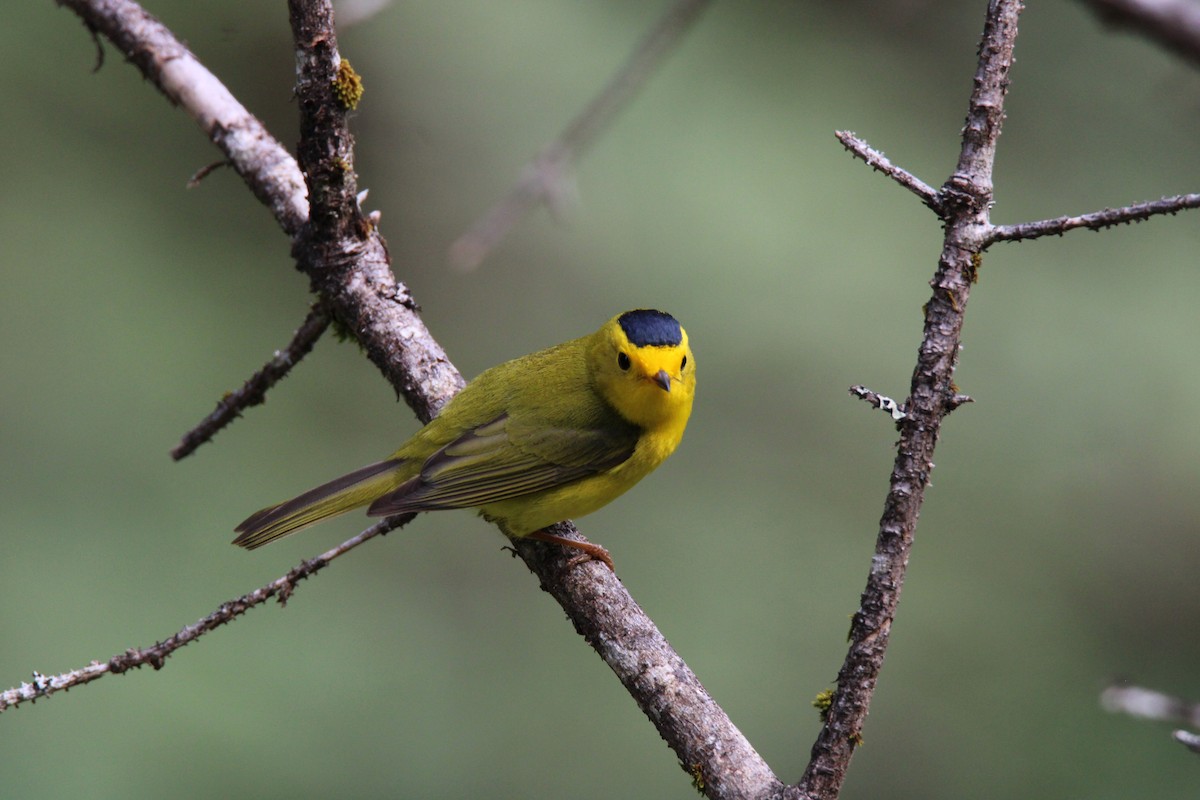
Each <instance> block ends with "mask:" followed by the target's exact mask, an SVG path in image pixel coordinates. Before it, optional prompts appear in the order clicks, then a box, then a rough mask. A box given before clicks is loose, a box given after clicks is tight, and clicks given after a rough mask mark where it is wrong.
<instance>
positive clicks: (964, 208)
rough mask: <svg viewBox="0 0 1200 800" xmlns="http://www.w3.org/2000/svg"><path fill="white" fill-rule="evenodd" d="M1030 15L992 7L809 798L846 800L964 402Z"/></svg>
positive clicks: (807, 774) (810, 770)
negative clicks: (977, 301) (955, 415)
mask: <svg viewBox="0 0 1200 800" xmlns="http://www.w3.org/2000/svg"><path fill="white" fill-rule="evenodd" d="M1020 12H1021V3H1020V2H1019V0H992V2H990V3H989V7H988V14H987V20H986V23H985V25H984V31H983V40H982V42H981V44H980V48H979V64H978V68H977V70H976V73H975V82H974V86H975V88H974V91H973V92H972V94H971V100H970V104H969V107H968V111H967V121H966V124H965V125H964V127H963V144H962V149H961V151H960V153H959V158H958V165H957V167H956V169H955V171H954V174H953V175H951V177H950V179H949V180H947V181H946V184H945V186H943V187H942V189H941V191H940V192H939V193H938V194H939V196H940V197H941V204H942V208H943V212H942V217H943V219H944V220H945V239H944V243H943V247H942V254H941V258H940V259H939V260H938V266H937V271H936V272H935V274H934V276H933V280H932V281H931V282H930V285H931V286H932V287H933V296H932V297H931V298H930V299H929V302H928V303H926V305H925V330H924V335H923V337H922V340H921V346H920V350H919V352H918V355H917V365H916V368H915V369H914V370H913V378H912V386H911V390H910V392H909V399H908V401H907V403H906V411H907V416H906V417H905V418H904V419H903V420H901V421H900V441H899V442H898V443H897V446H896V451H897V452H896V460H895V464H894V466H893V468H892V475H891V482H890V487H889V490H888V496H887V500H886V501H885V503H884V511H883V516H882V518H881V519H880V523H879V535H878V538H877V540H876V544H875V554H874V557H873V558H872V559H871V568H870V573H869V575H868V578H867V586H866V589H864V590H863V594H862V601H861V605H860V606H859V609H858V611H857V612H856V613H855V614H854V619H853V622H852V623H851V626H850V649H849V652H848V653H847V654H846V659H845V661H844V662H843V664H842V668H841V670H840V671H839V672H838V679H837V688H836V690H835V691H834V693H833V697H832V698H831V701H830V704H829V706H828V708H827V710H826V712H825V724H824V725H823V726H822V728H821V732H820V734H819V735H818V737H817V741H816V743H815V744H814V745H813V750H812V759H811V760H810V761H809V763H808V767H807V768H806V769H805V771H804V777H803V778H802V779H801V781H800V784H799V788H800V790H801V791H803V792H804V793H805V794H807V795H810V796H812V797H819V798H827V799H830V800H831V799H832V798H835V797H837V796H838V793H839V792H840V791H841V787H842V783H843V782H844V780H845V777H846V770H847V768H848V767H849V764H850V760H851V758H852V756H853V754H854V751H855V748H856V747H857V746H858V744H859V743H860V742H861V741H862V729H863V724H864V723H865V721H866V716H867V711H868V708H869V706H870V702H871V698H872V696H873V694H874V691H875V685H876V682H877V680H878V678H879V673H880V670H881V669H882V667H883V657H884V653H885V652H886V650H887V645H888V640H889V638H890V635H891V627H892V620H893V619H894V618H895V614H896V609H897V606H898V604H899V601H900V590H901V587H902V586H903V584H904V577H905V574H906V571H907V567H908V561H909V554H910V552H911V549H912V541H913V532H914V531H915V529H916V525H917V518H918V516H919V514H920V510H921V504H922V502H923V500H924V496H925V490H926V488H927V487H928V486H929V479H930V473H931V472H932V470H933V453H934V449H935V447H936V445H937V441H938V436H939V434H940V431H941V424H942V420H943V419H944V418H945V416H946V414H947V413H948V412H949V409H950V408H951V407H952V405H953V403H954V398H955V397H956V395H957V394H958V392H957V391H956V389H955V388H954V380H953V378H954V370H955V367H956V366H957V362H958V353H959V349H960V348H959V345H960V343H961V339H962V326H963V315H964V313H965V311H966V307H967V300H968V298H969V297H970V292H971V284H972V282H973V280H974V276H975V275H976V272H977V269H978V261H977V258H978V254H979V252H980V250H981V248H982V241H981V237H980V231H981V230H984V229H986V228H987V225H988V211H989V208H990V206H991V200H992V167H993V164H994V161H995V153H996V139H997V137H999V135H1000V127H1001V123H1002V121H1003V118H1004V97H1005V94H1006V92H1007V89H1008V73H1009V69H1010V68H1011V66H1012V57H1013V44H1014V42H1015V41H1016V36H1017V19H1018V16H1019V15H1020ZM918 195H920V192H918Z"/></svg>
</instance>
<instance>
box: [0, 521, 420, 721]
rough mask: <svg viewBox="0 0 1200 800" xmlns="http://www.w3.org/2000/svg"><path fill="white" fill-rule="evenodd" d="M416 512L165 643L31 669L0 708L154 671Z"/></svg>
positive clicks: (225, 606) (0, 699) (283, 598)
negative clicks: (58, 668)
mask: <svg viewBox="0 0 1200 800" xmlns="http://www.w3.org/2000/svg"><path fill="white" fill-rule="evenodd" d="M415 516H416V515H415V514H402V515H399V516H395V517H388V518H387V519H384V520H381V521H379V522H377V523H375V524H374V525H372V526H371V527H369V528H367V529H366V530H365V531H363V532H362V533H360V534H358V535H357V536H353V537H351V538H349V539H347V540H346V541H344V542H342V543H341V544H340V545H338V546H337V547H334V548H332V549H330V550H327V551H325V552H324V553H322V554H321V555H319V556H317V557H316V558H310V559H308V560H307V561H304V562H301V564H300V565H299V566H297V567H296V568H295V569H293V570H291V571H290V572H288V573H287V574H286V575H284V576H282V577H280V578H277V579H275V580H273V581H271V582H270V583H268V584H267V585H266V586H262V587H259V588H258V589H255V590H254V591H252V592H248V593H247V594H244V595H242V596H241V597H238V598H236V599H234V600H229V601H227V602H224V603H222V604H221V605H220V606H219V607H218V608H217V610H216V611H214V612H212V613H211V614H209V615H208V616H207V617H204V618H203V619H201V620H198V621H197V622H195V623H193V624H191V625H188V626H187V627H185V628H183V629H182V630H181V631H179V632H178V633H176V634H174V635H172V636H169V637H167V638H166V639H164V640H163V641H161V642H156V643H155V644H154V645H152V646H150V647H132V648H130V649H128V650H126V651H125V652H124V653H119V654H117V655H115V656H113V657H112V658H110V659H109V660H108V661H104V662H100V661H93V662H92V663H91V664H89V665H87V666H86V667H80V668H79V669H74V670H71V671H70V672H64V673H62V674H61V675H53V676H48V675H42V674H41V673H38V672H35V673H33V681H32V682H30V683H22V684H21V685H20V686H17V687H16V688H13V689H9V690H7V691H5V692H0V712H3V711H5V710H7V709H9V708H15V707H16V706H18V705H20V704H21V703H25V702H30V703H32V702H36V701H38V700H40V699H41V698H43V697H49V696H50V695H52V694H55V693H57V692H61V691H66V690H67V689H71V688H74V687H76V686H82V685H83V684H85V683H91V682H92V681H94V680H96V679H98V678H103V677H104V676H105V675H110V674H111V675H120V674H121V673H123V672H128V671H129V670H131V669H137V668H139V667H144V666H146V665H149V666H152V667H154V669H156V670H158V669H162V668H163V666H164V665H165V663H166V659H167V657H168V656H170V655H171V654H172V653H174V652H175V651H176V650H178V649H179V648H181V647H183V646H184V645H186V644H190V643H191V642H194V641H195V640H197V639H199V638H200V637H201V636H203V635H204V634H206V633H208V632H209V631H213V630H216V629H217V628H219V627H221V626H222V625H225V624H227V623H230V622H233V621H234V620H235V619H237V618H238V617H240V616H241V615H242V614H245V613H246V612H247V611H249V610H250V609H252V608H254V607H255V606H258V605H262V604H263V603H265V602H267V601H268V600H270V599H271V598H272V597H275V598H278V599H279V603H280V605H287V601H288V598H289V597H291V596H292V592H294V591H296V585H297V584H298V583H299V582H300V581H302V580H304V579H305V578H307V577H308V576H310V575H313V574H315V573H316V572H317V571H319V570H321V569H323V568H324V567H325V566H326V565H327V564H329V562H331V561H333V560H334V559H335V558H337V557H338V556H341V555H343V554H345V553H348V552H350V551H351V550H353V549H354V548H356V547H358V546H359V545H360V544H362V543H363V542H366V541H367V540H369V539H373V538H375V537H376V536H380V535H382V534H385V533H387V532H388V531H391V530H395V529H396V528H399V527H400V526H402V525H405V524H407V523H408V522H409V521H410V520H412V519H413V517H415Z"/></svg>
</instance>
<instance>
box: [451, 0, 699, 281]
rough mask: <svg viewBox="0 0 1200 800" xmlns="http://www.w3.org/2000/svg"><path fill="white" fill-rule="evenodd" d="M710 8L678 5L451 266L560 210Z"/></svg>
mask: <svg viewBox="0 0 1200 800" xmlns="http://www.w3.org/2000/svg"><path fill="white" fill-rule="evenodd" d="M710 4H711V0H676V2H675V4H674V5H672V6H671V7H670V8H669V9H667V13H666V14H664V15H663V16H662V18H661V19H659V21H658V22H657V23H656V24H655V26H654V27H653V28H651V29H650V32H649V33H647V34H646V36H645V37H644V38H643V39H642V41H641V42H639V43H638V45H637V47H635V48H634V50H633V52H632V53H631V54H630V55H629V59H628V60H627V61H626V62H625V64H624V65H622V67H621V68H620V69H619V70H618V71H617V73H616V74H615V75H613V77H612V78H611V79H610V80H609V82H608V84H607V85H605V87H604V88H603V89H602V90H601V91H600V93H599V94H598V95H596V97H595V98H594V99H593V100H592V102H591V103H589V104H588V106H587V107H586V108H585V109H584V110H583V111H582V112H580V114H579V116H577V117H575V119H573V120H572V121H571V123H570V124H569V125H567V127H566V129H565V130H563V132H562V133H560V134H559V136H558V138H557V139H555V140H554V141H553V142H551V143H550V144H548V145H547V146H546V147H545V148H543V149H542V151H541V152H540V153H538V154H537V155H536V156H535V157H534V159H533V161H531V162H530V163H529V164H528V165H527V166H526V167H525V169H524V170H523V171H522V173H521V178H520V180H519V181H517V185H516V186H514V187H513V189H512V191H511V192H509V194H508V196H507V197H505V198H504V199H503V200H501V201H500V202H499V203H497V204H496V205H494V206H492V207H491V208H490V209H489V210H488V211H487V212H486V213H485V214H484V215H483V216H482V217H480V218H479V220H478V221H477V222H476V223H475V224H474V225H473V226H472V227H471V229H470V230H469V231H467V232H466V233H464V234H463V235H462V236H460V237H459V238H458V239H457V240H456V241H455V242H454V243H453V244H452V245H450V263H451V264H453V265H455V266H457V267H459V268H461V269H474V268H475V267H477V266H479V265H480V264H481V263H482V262H483V260H484V259H485V258H487V256H488V254H489V253H491V251H492V250H494V249H495V248H496V247H497V245H499V244H500V242H501V241H503V240H504V237H505V236H507V235H508V232H509V231H510V230H512V229H513V227H514V226H516V224H517V223H518V222H520V221H521V219H522V218H524V217H525V215H526V214H528V213H529V212H531V211H533V209H535V208H537V207H538V206H539V205H541V204H542V203H546V204H547V205H549V206H550V208H551V209H552V210H553V209H555V208H557V207H558V206H559V205H561V199H562V197H563V195H564V194H566V193H567V189H566V188H565V187H566V184H567V183H568V182H569V177H568V176H569V173H570V171H571V169H572V167H573V166H574V164H575V162H576V160H578V158H579V156H580V155H582V153H583V152H584V151H585V150H587V148H588V147H590V146H591V144H592V143H593V142H594V141H595V140H596V137H597V136H598V135H599V134H600V133H601V131H603V130H604V128H605V127H606V126H607V125H608V124H609V123H610V122H611V121H612V120H613V118H615V117H616V116H617V114H619V113H620V112H621V111H622V110H623V109H624V108H625V106H627V105H628V104H629V103H630V101H632V100H633V98H634V97H636V96H637V93H638V91H639V90H640V89H641V88H642V86H643V85H644V84H645V83H646V81H647V80H649V78H650V76H651V75H653V74H654V71H655V70H656V69H658V66H659V65H660V64H661V63H662V61H663V59H664V58H665V57H666V56H667V54H669V53H670V52H671V50H673V49H674V48H675V45H677V44H678V43H679V41H680V40H681V39H682V38H683V35H684V34H685V33H687V31H688V30H689V29H690V28H691V27H692V25H693V24H694V23H695V22H696V20H697V19H699V17H700V14H701V13H702V12H703V11H704V10H705V9H707V8H708V6H709V5H710Z"/></svg>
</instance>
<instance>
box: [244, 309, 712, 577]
mask: <svg viewBox="0 0 1200 800" xmlns="http://www.w3.org/2000/svg"><path fill="white" fill-rule="evenodd" d="M695 390H696V364H695V357H694V356H693V354H692V350H691V346H690V345H689V343H688V335H687V332H686V331H685V330H684V329H683V327H682V326H681V325H680V324H679V322H678V321H677V320H676V319H675V318H674V317H673V316H671V315H670V314H668V313H666V312H664V311H658V310H656V309H634V310H632V311H626V312H624V313H622V314H618V315H617V316H615V317H613V318H612V319H610V320H609V321H608V322H606V323H605V324H604V325H603V326H601V328H600V329H599V330H597V331H596V332H595V333H592V334H589V335H587V336H582V337H580V338H578V339H572V340H570V341H567V342H563V343H562V344H558V345H555V346H553V347H549V348H547V349H545V350H540V351H538V352H536V353H531V354H529V355H526V356H521V357H520V358H516V359H514V360H512V361H507V362H505V363H503V364H499V365H497V366H495V367H492V368H491V369H488V370H486V371H484V372H482V373H480V375H479V376H478V377H476V378H475V379H474V380H472V381H471V382H470V383H468V384H467V385H466V386H465V387H464V388H463V389H462V391H461V392H459V393H458V394H457V395H455V396H454V397H453V398H452V399H451V400H450V402H449V403H447V404H446V406H445V407H444V408H443V409H442V411H441V413H440V414H438V415H437V416H436V417H434V418H433V419H432V420H431V421H430V422H429V424H427V425H425V427H423V428H421V430H419V431H417V433H416V434H414V435H413V436H412V438H410V439H409V440H408V441H407V442H405V443H404V444H403V445H401V446H400V448H399V449H398V450H396V451H395V452H394V453H392V455H391V456H389V457H388V458H386V459H384V460H383V461H380V462H377V463H375V464H370V465H368V466H365V467H362V468H360V469H357V470H354V471H353V472H350V473H348V474H346V475H343V476H342V477H340V478H335V479H334V480H332V481H329V482H328V483H325V484H322V485H321V486H318V487H316V488H315V489H311V490H309V491H307V492H305V493H303V494H301V495H299V496H297V497H295V498H292V499H291V500H287V501H284V502H282V503H278V504H276V505H272V506H268V507H266V508H264V509H262V510H260V511H257V512H255V513H254V514H251V515H250V516H249V517H247V518H246V520H245V521H243V522H242V523H241V524H240V525H238V526H237V528H236V529H235V531H236V532H237V533H238V536H237V538H236V539H234V540H233V543H234V544H236V545H238V546H240V547H244V548H246V549H248V550H253V549H255V548H257V547H261V546H262V545H265V544H267V543H269V542H272V541H275V540H276V539H278V538H280V537H282V536H286V535H288V534H291V533H294V532H296V531H298V530H300V529H301V528H305V527H307V526H309V525H311V524H313V523H315V522H319V521H321V520H324V519H327V518H329V517H332V516H336V515H338V514H342V513H344V512H347V511H350V510H352V509H355V508H360V507H362V506H367V514H368V515H370V516H392V515H395V514H405V513H411V512H423V511H440V510H444V509H460V508H474V509H477V510H478V512H479V513H480V515H481V516H483V517H484V518H485V519H487V520H489V521H491V522H494V523H496V524H497V525H498V526H499V527H500V530H501V531H502V532H503V533H504V534H506V535H507V536H509V537H511V538H521V537H529V538H532V539H537V540H541V541H545V542H552V543H556V544H559V545H562V546H565V547H568V548H573V549H575V550H576V551H579V555H577V556H576V560H588V559H594V560H598V561H601V562H603V563H604V564H605V565H607V566H608V567H609V569H612V568H613V564H612V559H611V557H610V556H609V554H608V551H607V550H605V549H604V548H603V547H601V546H599V545H596V544H593V543H589V542H579V541H575V540H573V539H567V538H565V537H562V536H558V535H555V534H553V533H551V532H550V531H548V530H546V529H547V528H548V527H549V526H550V525H552V524H554V523H556V522H561V521H563V520H566V519H574V518H576V517H581V516H583V515H585V514H589V513H591V512H593V511H595V510H597V509H599V508H601V507H602V506H605V505H607V504H608V503H609V502H611V501H612V500H614V499H616V498H617V497H619V496H620V495H622V494H624V493H625V492H626V491H628V490H629V489H630V488H632V487H633V486H634V485H635V484H636V483H638V482H639V481H640V480H641V479H642V478H644V477H646V475H648V474H649V473H650V472H651V471H653V470H654V469H655V468H656V467H658V466H659V465H660V464H661V463H662V462H663V461H664V460H666V458H667V457H668V456H670V455H671V453H673V452H674V451H675V449H676V447H677V446H678V445H679V442H680V441H681V440H682V438H683V433H684V429H685V428H686V427H687V422H688V418H689V416H690V415H691V411H692V400H693V398H694V396H695Z"/></svg>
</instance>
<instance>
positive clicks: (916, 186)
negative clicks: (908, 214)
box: [834, 131, 942, 216]
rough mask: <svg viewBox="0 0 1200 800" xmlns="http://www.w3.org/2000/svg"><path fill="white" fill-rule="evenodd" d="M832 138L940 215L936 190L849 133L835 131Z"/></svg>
mask: <svg viewBox="0 0 1200 800" xmlns="http://www.w3.org/2000/svg"><path fill="white" fill-rule="evenodd" d="M834 136H836V137H837V140H838V141H839V142H841V143H842V147H845V148H846V149H847V150H849V151H850V153H851V154H852V155H855V156H857V157H858V158H860V159H862V161H863V162H864V163H865V164H866V165H867V166H869V167H870V168H871V169H873V170H875V171H876V172H882V173H883V174H884V175H886V176H888V177H889V178H891V179H892V180H894V181H895V182H896V183H898V184H900V185H901V186H903V187H904V188H905V189H908V190H909V191H910V192H912V193H913V194H915V195H916V196H917V197H919V198H921V202H922V203H924V204H925V205H926V206H928V207H929V208H930V209H931V210H932V211H933V212H934V213H935V214H937V215H938V216H941V215H942V201H941V197H940V196H939V195H938V192H937V190H936V189H934V188H933V187H932V186H930V185H929V184H927V183H925V182H924V181H923V180H921V179H920V178H918V177H917V176H916V175H913V174H912V173H911V172H909V171H908V170H904V169H901V168H900V167H897V166H896V165H895V164H893V163H892V162H891V161H889V160H888V158H887V156H885V155H884V154H883V153H881V152H879V151H878V150H876V149H875V148H873V147H871V146H870V145H869V144H867V143H866V142H865V141H864V140H862V139H860V138H859V137H858V136H857V135H855V134H854V133H852V132H851V131H836V132H835V133H834Z"/></svg>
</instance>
